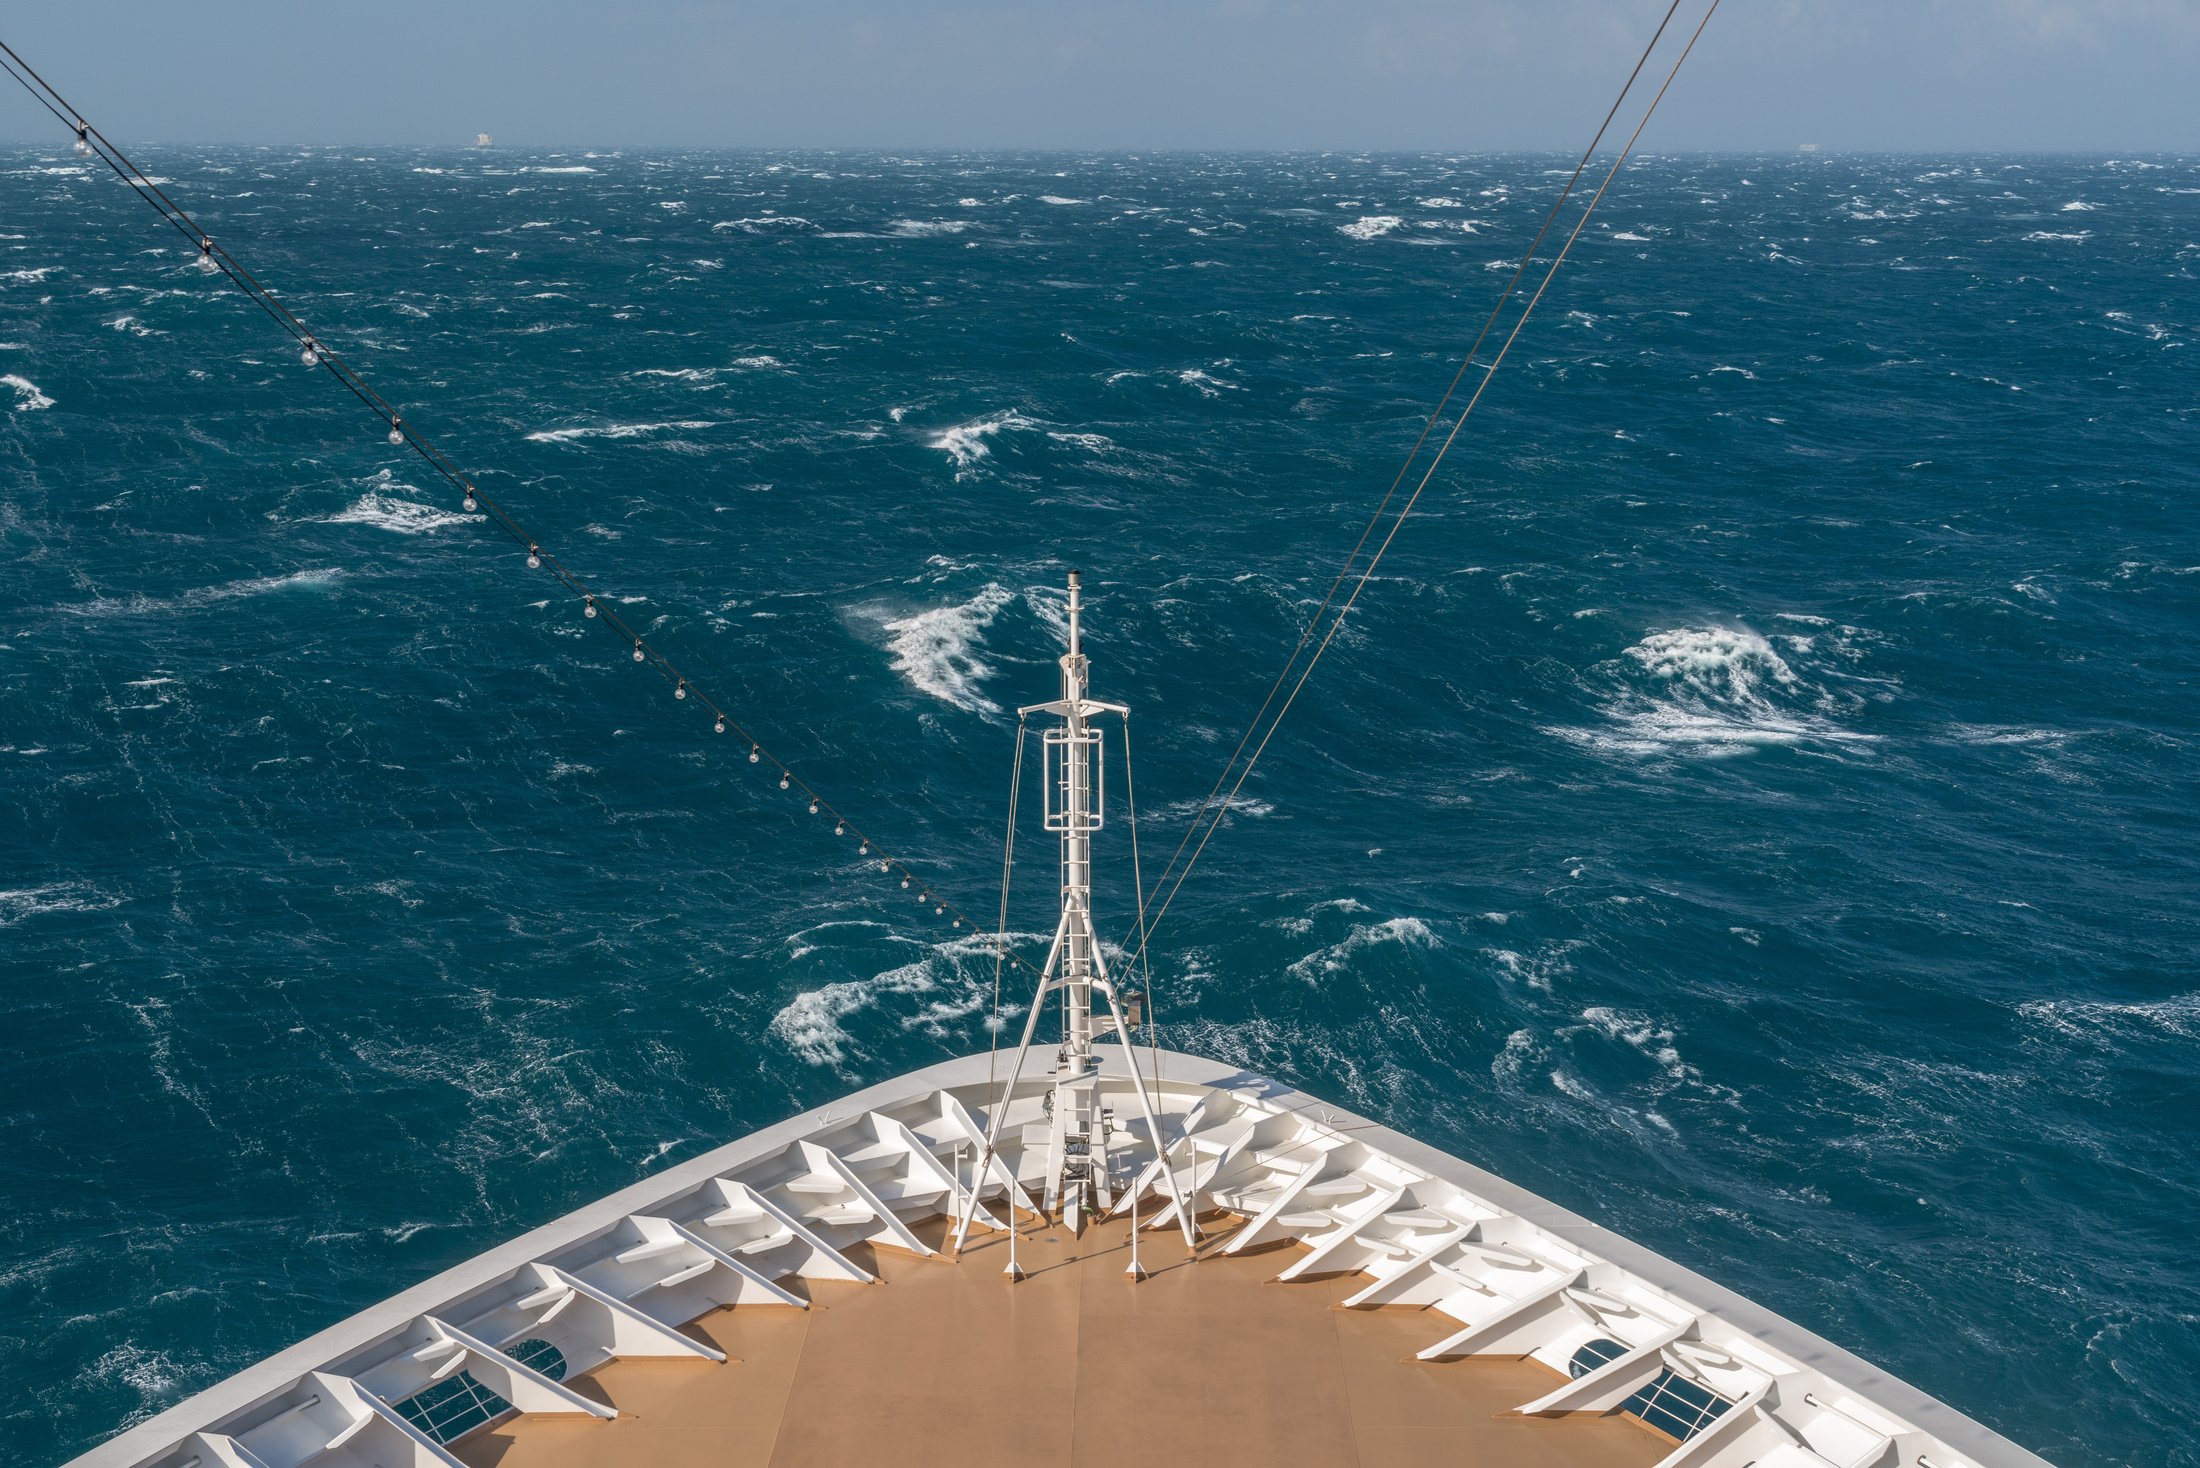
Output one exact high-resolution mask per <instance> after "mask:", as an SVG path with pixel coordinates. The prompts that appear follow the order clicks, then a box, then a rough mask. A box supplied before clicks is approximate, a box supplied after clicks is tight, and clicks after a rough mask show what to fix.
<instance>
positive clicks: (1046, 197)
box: [1039, 194, 1092, 204]
mask: <svg viewBox="0 0 2200 1468" xmlns="http://www.w3.org/2000/svg"><path fill="white" fill-rule="evenodd" d="M1039 202H1040V203H1042V204H1089V203H1091V202H1092V200H1090V199H1065V198H1063V197H1062V196H1061V195H1060V194H1041V195H1040V196H1039Z"/></svg>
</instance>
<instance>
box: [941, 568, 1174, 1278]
mask: <svg viewBox="0 0 2200 1468" xmlns="http://www.w3.org/2000/svg"><path fill="white" fill-rule="evenodd" d="M1083 615H1084V597H1083V584H1082V578H1081V577H1080V576H1079V575H1078V573H1077V572H1075V571H1072V572H1070V573H1069V651H1068V652H1066V653H1064V654H1063V656H1062V659H1061V664H1062V696H1061V697H1060V698H1059V699H1056V700H1055V701H1054V702H1052V703H1040V704H1033V705H1031V706H1030V707H1028V708H1022V709H1018V710H1017V713H1018V714H1019V715H1020V716H1022V717H1025V718H1029V717H1030V716H1031V715H1033V714H1052V715H1054V716H1056V717H1058V718H1059V719H1061V721H1062V722H1061V725H1060V726H1059V727H1057V728H1053V729H1049V730H1047V731H1046V733H1045V735H1044V738H1043V742H1044V748H1045V752H1046V770H1045V776H1046V779H1045V785H1046V809H1045V824H1046V829H1047V830H1049V831H1053V832H1057V833H1059V834H1060V836H1061V838H1062V911H1061V918H1060V920H1059V921H1058V922H1057V924H1056V925H1055V929H1054V942H1053V944H1052V945H1051V946H1050V947H1049V948H1048V950H1047V958H1046V965H1045V967H1044V968H1043V969H1042V970H1041V973H1040V976H1039V986H1038V992H1037V993H1036V994H1035V995H1034V996H1033V998H1032V1003H1031V1010H1030V1012H1029V1013H1028V1014H1027V1015H1026V1016H1025V1017H1024V1033H1023V1039H1022V1040H1021V1041H1020V1042H1019V1043H1018V1045H1017V1047H1016V1060H1015V1064H1014V1065H1013V1067H1011V1069H1010V1071H1009V1079H1008V1085H1007V1087H1006V1089H1004V1090H1003V1092H1002V1094H1001V1100H1000V1102H999V1103H998V1104H996V1105H995V1106H994V1107H993V1115H992V1117H991V1119H990V1120H989V1122H988V1123H987V1126H986V1145H985V1159H984V1160H982V1161H981V1163H980V1166H981V1168H982V1167H985V1166H988V1165H990V1159H991V1158H992V1156H993V1155H994V1150H995V1147H996V1145H997V1144H998V1142H999V1140H1000V1132H1001V1125H1002V1122H1003V1120H1004V1118H1005V1117H1006V1116H1007V1114H1008V1110H1009V1103H1010V1101H1011V1099H1012V1098H1013V1096H1014V1093H1015V1089H1016V1082H1017V1080H1018V1079H1019V1078H1020V1077H1021V1076H1022V1074H1023V1067H1024V1058H1025V1056H1026V1055H1027V1054H1028V1053H1029V1051H1030V1048H1031V1040H1032V1035H1033V1033H1034V1032H1035V1031H1036V1030H1037V1028H1038V1023H1039V1015H1040V1012H1041V1010H1043V1009H1044V1008H1045V1007H1046V1001H1047V998H1048V996H1049V995H1051V994H1053V993H1055V992H1056V991H1060V993H1061V995H1062V1047H1061V1049H1060V1050H1059V1051H1058V1052H1057V1053H1056V1056H1055V1067H1054V1076H1053V1080H1052V1084H1051V1088H1050V1091H1049V1093H1048V1097H1047V1108H1046V1109H1047V1161H1046V1183H1045V1197H1044V1201H1043V1202H1042V1203H1041V1204H1040V1206H1041V1207H1042V1208H1043V1209H1046V1210H1049V1211H1051V1210H1053V1209H1055V1208H1057V1207H1058V1208H1060V1209H1061V1213H1062V1218H1063V1221H1064V1222H1066V1223H1067V1224H1068V1225H1069V1226H1070V1228H1071V1229H1073V1230H1077V1231H1082V1230H1083V1228H1084V1226H1085V1214H1086V1211H1087V1209H1088V1208H1091V1209H1105V1208H1107V1207H1108V1206H1109V1205H1110V1204H1111V1203H1112V1202H1113V1198H1112V1196H1111V1191H1112V1190H1111V1186H1110V1183H1109V1166H1108V1148H1109V1143H1110V1139H1111V1136H1110V1134H1111V1132H1113V1130H1114V1129H1113V1127H1112V1126H1111V1122H1112V1121H1113V1119H1114V1118H1113V1114H1112V1112H1110V1111H1109V1110H1107V1109H1105V1108H1103V1107H1102V1106H1101V1105H1100V1075H1099V1069H1098V1066H1097V1064H1096V1062H1095V1058H1094V1055H1093V1050H1092V1046H1093V1039H1094V1017H1093V998H1094V996H1095V995H1098V996H1099V997H1100V998H1101V999H1102V1000H1104V1001H1105V1003H1106V1010H1105V1012H1104V1013H1103V1014H1102V1015H1101V1016H1100V1021H1099V1022H1100V1028H1101V1033H1102V1034H1106V1033H1108V1032H1110V1031H1112V1032H1113V1033H1114V1034H1115V1035H1116V1036H1117V1037H1118V1038H1120V1039H1121V1040H1122V1042H1123V1050H1124V1057H1125V1059H1126V1060H1127V1061H1129V1062H1130V1063H1129V1065H1128V1066H1127V1069H1128V1070H1129V1072H1130V1079H1131V1085H1132V1089H1133V1090H1134V1091H1135V1092H1136V1094H1137V1097H1138V1109H1139V1112H1140V1114H1141V1115H1142V1116H1143V1117H1144V1119H1145V1123H1146V1135H1147V1137H1148V1138H1149V1139H1150V1140H1151V1141H1152V1143H1153V1144H1154V1146H1155V1147H1156V1148H1157V1149H1159V1148H1160V1147H1161V1146H1162V1144H1163V1141H1164V1139H1163V1138H1162V1136H1161V1129H1160V1123H1159V1120H1158V1119H1157V1118H1156V1116H1155V1115H1154V1109H1153V1099H1152V1098H1151V1097H1150V1096H1148V1095H1147V1094H1146V1082H1145V1079H1144V1077H1143V1076H1142V1075H1140V1073H1139V1069H1138V1065H1137V1057H1136V1054H1135V1052H1134V1051H1133V1048H1132V1042H1131V1033H1130V1027H1129V1025H1128V1024H1127V1023H1125V1021H1124V1018H1123V1008H1122V1005H1121V1003H1120V1002H1119V1000H1118V998H1117V995H1116V991H1115V985H1114V983H1113V982H1112V981H1111V980H1110V978H1109V976H1108V970H1107V962H1106V959H1105V958H1104V957H1103V956H1102V954H1101V951H1100V937H1099V934H1098V932H1097V931H1096V930H1095V929H1094V927H1093V920H1092V837H1093V833H1094V832H1096V831H1098V830H1099V829H1100V828H1101V826H1102V825H1103V823H1104V822H1105V819H1106V801H1105V796H1104V793H1103V781H1102V776H1103V774H1104V773H1105V765H1104V760H1103V756H1102V752H1101V748H1102V747H1101V742H1100V731H1099V730H1098V729H1095V728H1093V727H1092V724H1091V720H1092V719H1093V718H1094V717H1095V716H1096V715H1099V714H1103V713H1110V714H1118V715H1121V716H1123V717H1125V718H1127V717H1129V715H1130V710H1129V709H1127V708H1125V707H1124V706H1123V705H1121V704H1116V703H1101V702H1099V701H1098V700H1095V699H1092V698H1088V697H1086V696H1085V694H1086V689H1087V687H1088V686H1089V682H1090V673H1091V668H1090V665H1089V664H1088V663H1087V662H1086V660H1085V650H1084V642H1083ZM1154 1170H1155V1171H1156V1172H1158V1174H1159V1178H1160V1182H1161V1185H1162V1188H1163V1191H1164V1192H1165V1193H1166V1194H1167V1195H1168V1197H1169V1199H1170V1201H1172V1202H1174V1203H1176V1204H1177V1209H1176V1214H1177V1219H1178V1221H1179V1223H1180V1225H1181V1226H1182V1228H1183V1231H1184V1239H1185V1242H1186V1243H1187V1244H1189V1243H1191V1242H1192V1240H1193V1237H1194V1235H1193V1223H1192V1216H1191V1210H1190V1209H1189V1208H1187V1207H1186V1206H1184V1200H1183V1199H1181V1198H1180V1197H1178V1195H1177V1183H1176V1176H1175V1174H1174V1173H1173V1172H1172V1171H1171V1170H1170V1169H1169V1168H1168V1167H1166V1166H1161V1167H1158V1168H1156V1169H1154ZM1133 1186H1136V1184H1135V1183H1134V1184H1133ZM969 1228H970V1218H969V1216H967V1215H966V1216H965V1217H964V1218H963V1219H962V1220H961V1223H960V1226H959V1227H958V1228H957V1230H956V1236H955V1246H956V1248H957V1249H958V1250H960V1248H961V1247H962V1244H963V1240H964V1238H965V1237H966V1235H967V1234H968V1232H969ZM1014 1269H1015V1266H1014V1265H1013V1264H1011V1265H1010V1271H1011V1273H1013V1272H1014Z"/></svg>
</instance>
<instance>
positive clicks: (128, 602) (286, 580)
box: [61, 567, 344, 617]
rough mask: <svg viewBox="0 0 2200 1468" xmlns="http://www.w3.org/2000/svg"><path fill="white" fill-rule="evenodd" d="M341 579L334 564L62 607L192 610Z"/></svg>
mask: <svg viewBox="0 0 2200 1468" xmlns="http://www.w3.org/2000/svg"><path fill="white" fill-rule="evenodd" d="M343 579H344V573H343V572H342V571H341V570H339V569H337V568H335V567H329V568H326V569H320V568H316V569H312V570H306V571H293V572H291V573H290V574H289V575H287V576H254V577H250V578H248V579H246V580H243V581H226V582H223V583H222V584H221V585H219V586H201V587H198V588H196V589H194V590H191V591H186V592H184V593H183V594H182V595H181V596H172V597H157V596H145V595H143V594H134V595H131V596H126V597H108V596H103V597H100V598H98V599H97V600H96V601H88V602H79V603H77V604H76V605H74V606H68V607H63V608H62V609H61V610H63V611H65V612H69V613H71V614H73V615H75V616H79V617H114V616H141V615H144V614H147V613H165V612H180V611H191V610H194V609H196V608H198V607H205V606H213V605H216V604H218V603H221V602H226V601H238V600H242V599H243V598H245V597H253V596H272V595H274V594H276V593H278V592H284V591H323V590H327V589H328V588H330V587H333V586H335V585H337V584H338V583H339V582H341V581H342V580H343Z"/></svg>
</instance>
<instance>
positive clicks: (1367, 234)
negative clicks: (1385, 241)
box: [1337, 214, 1405, 240]
mask: <svg viewBox="0 0 2200 1468" xmlns="http://www.w3.org/2000/svg"><path fill="white" fill-rule="evenodd" d="M1404 223H1405V221H1404V220H1403V219H1401V218H1399V217H1398V216H1397V215H1395V214H1362V215H1361V216H1360V217H1359V218H1358V219H1355V220H1353V221H1352V222H1351V223H1350V224H1340V225H1338V226H1337V233H1339V234H1342V235H1350V236H1351V237H1352V238H1353V239H1356V240H1371V239H1375V238H1376V237H1378V236H1380V235H1386V234H1389V233H1390V232H1391V231H1392V230H1394V229H1396V228H1398V226H1400V225H1402V224H1404Z"/></svg>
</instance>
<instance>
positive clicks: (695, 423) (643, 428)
mask: <svg viewBox="0 0 2200 1468" xmlns="http://www.w3.org/2000/svg"><path fill="white" fill-rule="evenodd" d="M717 426H718V425H717V423H715V422H714V421H712V420H711V419H708V418H682V419H677V420H675V421H673V422H670V423H603V424H598V425H595V426H593V427H586V428H545V429H542V430H540V431H539V432H535V433H530V434H528V435H527V437H528V438H529V439H531V440H533V441H534V442H536V443H578V442H580V441H581V440H582V439H589V438H640V437H642V436H644V435H645V434H651V433H675V432H683V431H692V430H694V429H698V428H716V427H717Z"/></svg>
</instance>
